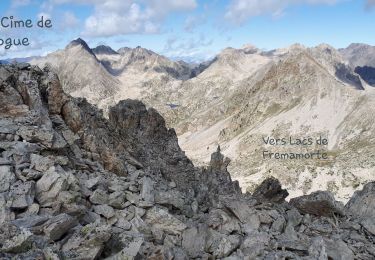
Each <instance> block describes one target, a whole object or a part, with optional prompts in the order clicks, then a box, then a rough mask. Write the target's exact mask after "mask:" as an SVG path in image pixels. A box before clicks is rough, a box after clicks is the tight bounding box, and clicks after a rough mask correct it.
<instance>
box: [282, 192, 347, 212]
mask: <svg viewBox="0 0 375 260" xmlns="http://www.w3.org/2000/svg"><path fill="white" fill-rule="evenodd" d="M289 203H290V204H291V205H293V206H294V207H296V208H297V209H298V210H299V211H300V212H301V213H304V214H312V215H316V216H326V217H331V216H333V215H334V214H338V215H341V216H342V215H344V205H343V204H342V203H341V202H338V201H336V200H335V198H334V196H333V195H332V193H330V192H328V191H316V192H313V193H311V194H309V195H304V196H301V197H297V198H293V199H291V200H290V202H289Z"/></svg>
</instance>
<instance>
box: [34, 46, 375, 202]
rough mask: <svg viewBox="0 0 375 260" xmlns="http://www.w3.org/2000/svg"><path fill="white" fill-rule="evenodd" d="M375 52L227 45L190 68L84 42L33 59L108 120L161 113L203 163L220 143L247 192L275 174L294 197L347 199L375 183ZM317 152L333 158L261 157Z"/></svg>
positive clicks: (361, 48)
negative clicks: (137, 109)
mask: <svg viewBox="0 0 375 260" xmlns="http://www.w3.org/2000/svg"><path fill="white" fill-rule="evenodd" d="M374 60H375V47H372V46H368V45H364V44H352V45H350V46H349V47H348V48H346V49H339V50H336V49H334V48H333V47H331V46H329V45H326V44H321V45H319V46H317V47H313V48H307V47H304V46H302V45H299V44H295V45H292V46H289V47H287V48H282V49H276V50H271V51H263V50H261V49H258V48H256V47H254V46H251V45H245V46H243V47H242V48H240V49H234V48H226V49H224V50H223V51H222V52H221V53H219V54H218V55H217V56H216V57H215V58H213V59H212V60H210V61H208V62H205V63H202V64H199V65H191V64H189V63H186V62H183V61H173V60H171V59H168V58H167V57H164V56H162V55H159V54H157V53H155V52H153V51H150V50H147V49H144V48H141V47H137V48H127V47H124V48H121V49H119V50H117V51H116V50H113V49H111V48H110V47H108V46H97V47H95V48H90V47H89V46H88V45H87V43H86V42H85V41H84V40H82V39H77V40H74V41H72V42H71V43H70V44H69V45H68V46H66V48H65V49H63V50H58V51H56V52H53V53H50V54H49V55H47V56H45V57H35V58H33V59H32V60H31V61H30V63H31V64H33V65H38V66H39V67H40V68H43V67H44V66H48V67H49V68H50V69H51V70H52V71H54V72H55V73H57V75H58V77H59V79H60V81H61V85H62V88H63V89H64V91H65V92H67V93H69V94H70V95H72V96H74V97H84V98H86V99H87V101H88V102H89V103H92V104H95V105H97V106H98V107H99V108H100V109H102V110H103V112H104V116H105V117H108V115H109V108H110V107H111V106H114V105H115V104H117V103H118V102H119V101H120V100H124V99H138V100H141V101H142V102H144V103H145V104H146V106H147V107H153V108H155V109H156V110H157V111H158V112H159V113H161V115H162V116H163V117H164V118H165V120H166V123H167V126H168V127H172V128H174V129H175V131H176V133H177V136H178V139H179V144H180V146H181V148H182V150H184V151H185V152H186V154H187V156H188V157H189V158H191V159H192V160H193V162H194V164H195V165H205V164H207V163H208V162H209V160H210V154H211V153H212V152H215V151H216V148H217V146H218V145H220V147H221V152H222V153H223V154H225V155H226V156H227V157H229V158H230V159H231V160H232V162H231V163H230V165H229V172H230V173H231V176H232V178H233V179H234V180H238V181H239V184H240V187H241V189H242V191H243V192H245V191H249V192H252V191H254V189H255V187H256V186H257V185H258V184H260V183H261V182H262V181H263V180H265V179H266V178H269V177H271V176H273V177H276V178H277V179H279V180H280V182H281V184H282V185H283V187H285V188H287V189H288V191H289V193H290V196H289V197H288V199H289V198H293V197H296V196H301V195H304V194H308V193H311V192H314V191H316V190H329V191H331V192H332V193H334V194H335V196H336V198H337V199H338V200H341V201H344V202H345V201H347V200H348V199H349V198H350V197H351V196H352V194H353V193H354V191H355V190H358V189H362V187H363V185H365V184H366V183H367V182H369V181H370V180H373V179H374V178H375V120H374V119H373V117H374V114H375V88H374V86H375V83H374V82H375V73H374V71H375V69H374V67H375V63H374ZM267 137H273V138H275V139H277V138H279V139H280V138H284V137H285V138H287V139H289V138H290V139H291V140H297V139H303V138H304V137H309V138H311V139H312V140H314V141H315V140H316V139H318V138H324V139H326V140H327V142H328V143H327V144H326V145H324V146H317V145H315V143H313V144H312V145H299V146H295V145H293V146H290V145H288V144H287V145H277V146H272V145H269V144H266V143H265V142H264V138H267ZM271 148H272V151H273V152H279V153H288V152H291V150H292V151H293V152H300V153H309V152H312V151H314V150H318V149H321V150H323V151H324V152H325V153H327V154H328V159H327V160H314V159H310V160H273V159H264V158H263V157H262V151H263V150H267V149H271Z"/></svg>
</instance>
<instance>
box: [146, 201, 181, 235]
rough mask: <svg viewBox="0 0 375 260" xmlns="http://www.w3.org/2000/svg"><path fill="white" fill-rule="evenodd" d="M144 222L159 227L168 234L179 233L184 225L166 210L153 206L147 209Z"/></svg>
mask: <svg viewBox="0 0 375 260" xmlns="http://www.w3.org/2000/svg"><path fill="white" fill-rule="evenodd" d="M145 221H146V223H148V224H149V225H151V226H152V227H155V228H158V229H161V230H163V231H165V232H166V233H168V234H181V233H182V231H183V230H184V229H186V225H185V224H184V223H183V222H182V221H181V220H179V219H177V218H176V217H174V216H173V215H172V214H170V213H168V211H167V210H165V209H162V208H158V207H153V208H151V209H150V210H148V211H147V213H146V217H145Z"/></svg>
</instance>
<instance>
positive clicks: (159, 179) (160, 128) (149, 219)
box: [0, 64, 375, 260]
mask: <svg viewBox="0 0 375 260" xmlns="http://www.w3.org/2000/svg"><path fill="white" fill-rule="evenodd" d="M342 89H345V86H342ZM0 107H1V110H0V212H1V214H0V258H1V259H228V260H229V259H311V260H312V259H314V260H315V259H366V260H369V259H374V258H375V248H374V242H375V211H374V210H375V204H374V203H375V182H368V183H367V184H366V185H364V187H363V188H362V189H361V190H359V191H357V192H355V193H354V195H353V196H352V197H351V198H350V200H349V202H348V203H346V205H344V204H343V203H342V202H338V201H336V200H335V198H334V196H333V195H332V193H330V192H328V191H317V192H314V193H311V194H308V195H304V196H300V197H295V198H293V199H291V200H290V201H289V202H287V201H285V198H286V197H287V196H288V191H287V190H285V189H283V188H282V187H281V185H280V183H279V181H278V180H277V179H275V178H267V179H266V180H264V181H263V182H262V183H261V184H260V185H259V186H258V187H257V188H255V189H254V192H253V193H252V194H250V193H246V194H245V193H241V190H240V187H239V185H238V182H236V181H234V182H233V181H232V179H231V176H230V174H229V173H228V171H227V167H228V165H229V164H230V160H229V159H228V158H226V157H224V156H223V155H222V153H221V150H220V147H217V150H216V151H215V152H214V153H213V154H212V155H211V159H210V163H209V165H208V166H206V167H201V168H198V167H194V166H193V163H192V162H191V161H190V160H189V159H188V157H186V155H185V153H184V152H183V151H182V150H181V149H180V147H179V145H178V140H177V135H176V133H175V131H174V130H173V129H170V128H168V127H166V124H165V121H164V119H163V117H162V116H161V115H160V114H159V113H158V112H157V111H156V110H155V109H153V108H146V106H145V105H144V104H143V103H141V102H140V101H135V100H124V101H121V102H119V103H118V104H116V105H115V106H113V107H111V108H109V109H108V118H105V117H104V116H103V114H102V112H101V111H100V110H99V109H97V108H96V107H95V106H94V105H92V104H90V103H89V102H87V101H86V100H85V99H82V98H73V97H71V96H70V95H68V94H66V93H65V92H64V91H63V88H62V84H61V82H60V81H59V79H58V77H57V75H55V74H54V73H53V72H52V71H51V70H50V69H48V68H45V69H43V70H41V69H40V68H38V67H36V66H30V65H29V64H17V65H9V66H4V65H1V66H0Z"/></svg>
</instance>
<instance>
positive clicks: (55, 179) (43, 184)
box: [36, 166, 69, 206]
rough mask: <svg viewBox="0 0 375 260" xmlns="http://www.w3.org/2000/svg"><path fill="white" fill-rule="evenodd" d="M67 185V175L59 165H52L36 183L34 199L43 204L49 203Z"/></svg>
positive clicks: (54, 199)
mask: <svg viewBox="0 0 375 260" xmlns="http://www.w3.org/2000/svg"><path fill="white" fill-rule="evenodd" d="M68 187H69V182H68V176H67V174H66V173H65V171H64V170H63V169H62V168H61V167H60V166H52V167H50V168H49V169H48V171H47V172H45V174H43V176H42V178H41V179H39V180H38V181H37V183H36V199H37V201H38V202H39V204H41V205H43V206H48V205H51V204H52V203H53V202H55V201H56V199H57V197H58V196H59V194H60V193H61V192H62V191H64V190H67V189H68Z"/></svg>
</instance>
